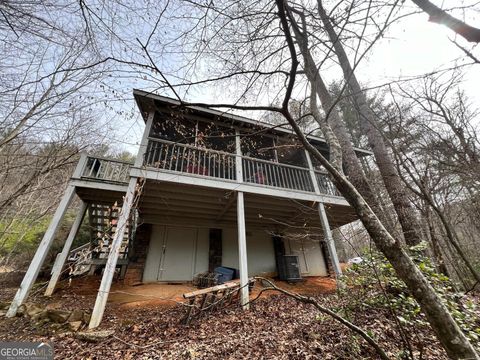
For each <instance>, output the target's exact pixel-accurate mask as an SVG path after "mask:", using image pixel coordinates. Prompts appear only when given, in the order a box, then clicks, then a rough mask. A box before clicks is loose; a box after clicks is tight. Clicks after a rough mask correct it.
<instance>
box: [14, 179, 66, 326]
mask: <svg viewBox="0 0 480 360" xmlns="http://www.w3.org/2000/svg"><path fill="white" fill-rule="evenodd" d="M74 195H75V186H74V185H71V184H68V186H67V189H66V190H65V193H64V195H63V197H62V200H61V201H60V204H58V207H57V210H56V211H55V214H54V215H53V219H52V221H51V222H50V225H48V229H47V231H46V232H45V234H44V235H43V239H42V241H41V242H40V244H39V245H38V248H37V251H36V252H35V255H34V256H33V259H32V261H31V262H30V266H29V267H28V270H27V272H26V273H25V276H24V277H23V280H22V283H21V284H20V287H19V288H18V290H17V293H16V294H15V297H14V299H13V301H12V303H11V304H10V308H9V309H8V312H7V314H6V316H7V317H13V316H15V315H16V313H17V309H18V307H19V306H20V305H22V304H23V302H24V301H25V299H26V298H27V296H28V293H29V292H30V289H31V288H32V286H33V284H34V283H35V280H36V279H37V276H38V273H39V271H40V268H41V267H42V265H43V262H44V261H45V258H46V257H47V254H48V250H49V249H50V246H51V245H52V242H53V239H54V237H55V233H56V232H57V230H58V228H59V226H60V222H61V221H62V219H63V216H64V215H65V213H66V212H67V209H68V206H69V205H70V203H71V201H72V199H73V197H74Z"/></svg>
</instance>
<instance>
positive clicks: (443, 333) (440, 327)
mask: <svg viewBox="0 0 480 360" xmlns="http://www.w3.org/2000/svg"><path fill="white" fill-rule="evenodd" d="M276 5H277V8H278V10H279V11H278V16H279V17H280V20H281V26H282V29H283V31H284V33H285V38H286V42H287V45H288V48H289V52H290V56H291V58H292V59H291V62H292V67H291V70H290V79H289V84H288V87H287V90H286V95H285V99H284V101H283V103H282V110H281V112H282V114H283V116H284V117H285V119H286V120H287V121H288V123H289V124H290V126H291V127H292V129H293V130H294V132H295V134H296V135H297V136H298V138H299V140H300V141H301V143H302V144H303V146H304V147H305V149H306V150H307V151H309V152H310V154H311V155H312V156H313V157H315V159H317V160H318V161H319V162H320V163H321V164H322V165H323V166H324V167H325V169H326V170H327V171H328V172H329V173H330V175H331V177H332V178H333V181H334V182H335V185H336V186H337V188H338V190H339V191H340V192H341V194H342V195H343V196H344V197H345V199H346V200H347V201H348V202H349V204H350V205H351V206H352V208H353V209H355V212H356V213H357V216H358V217H359V218H360V220H361V221H362V223H363V225H364V226H365V229H366V230H367V231H368V233H369V234H370V236H371V238H372V240H373V241H374V242H375V244H376V246H377V248H378V249H379V250H380V251H381V252H382V253H383V254H384V255H385V256H386V258H387V259H388V260H389V261H390V263H391V264H392V266H393V268H394V269H395V272H396V273H397V275H398V277H399V278H400V279H401V280H402V281H404V282H405V284H406V285H407V287H408V289H409V291H410V292H411V293H412V295H413V297H414V298H415V299H416V300H417V302H418V303H419V304H420V306H421V308H422V310H423V312H424V313H425V315H426V317H427V319H428V321H429V323H430V325H431V326H432V329H433V331H434V332H435V333H436V335H437V337H438V339H439V341H440V342H441V344H442V345H443V347H444V348H445V350H446V351H447V354H448V356H450V357H451V358H452V359H478V360H480V358H479V357H478V355H477V353H476V351H475V349H474V348H473V347H472V345H471V344H470V342H469V341H468V339H467V338H466V336H465V335H464V334H463V332H462V330H461V329H460V328H459V326H458V325H457V323H456V322H455V320H454V319H453V317H452V315H451V314H450V313H449V312H448V309H447V308H446V307H445V305H444V304H443V302H442V300H441V299H440V298H439V296H438V295H437V294H436V292H435V290H434V289H433V287H432V286H431V285H430V283H429V282H428V281H427V279H426V278H425V277H424V276H423V274H422V272H421V271H420V270H419V269H418V267H417V266H416V265H415V264H414V262H413V261H412V259H411V258H410V257H409V255H408V254H407V253H406V252H405V250H404V249H403V248H402V247H401V245H400V244H399V243H398V242H397V241H395V239H394V238H393V237H392V236H391V235H390V234H389V232H388V231H387V230H386V229H385V227H384V226H383V224H382V223H381V222H380V220H379V219H378V217H377V216H376V215H375V213H374V212H373V211H372V209H371V208H370V206H369V205H368V204H367V203H366V202H365V200H364V198H363V197H362V195H361V194H360V193H359V192H358V191H357V189H356V188H355V186H354V185H353V184H352V183H351V182H350V181H349V180H348V178H347V177H346V176H345V175H344V174H343V173H342V172H341V171H338V170H337V169H336V168H335V167H334V166H332V164H330V162H329V161H328V160H327V159H325V157H323V155H322V154H321V153H320V152H319V151H318V150H317V149H316V148H315V147H314V146H313V145H311V144H310V142H309V141H308V139H307V138H306V136H305V134H304V133H303V132H302V130H301V128H300V127H299V126H298V124H297V123H296V121H295V119H294V118H293V117H292V115H291V114H290V112H289V110H288V101H289V97H290V96H291V91H292V88H293V84H294V82H295V76H296V71H297V67H298V64H299V62H298V59H297V54H296V49H295V44H294V41H293V38H292V36H291V34H290V26H289V23H288V20H287V17H289V18H290V20H291V16H290V14H288V10H287V9H286V8H285V1H284V0H276ZM287 14H288V15H287Z"/></svg>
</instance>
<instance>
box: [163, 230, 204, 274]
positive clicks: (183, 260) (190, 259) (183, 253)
mask: <svg viewBox="0 0 480 360" xmlns="http://www.w3.org/2000/svg"><path fill="white" fill-rule="evenodd" d="M196 240H197V229H194V228H183V227H167V228H166V234H165V236H164V241H163V246H162V258H161V261H160V267H159V269H158V276H157V280H158V281H190V280H192V277H193V269H194V260H195V246H196Z"/></svg>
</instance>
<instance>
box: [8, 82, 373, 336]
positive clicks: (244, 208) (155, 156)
mask: <svg viewBox="0 0 480 360" xmlns="http://www.w3.org/2000/svg"><path fill="white" fill-rule="evenodd" d="M134 97H135V100H136V102H137V105H138V108H139V110H140V112H141V114H142V116H143V119H144V120H145V131H144V134H143V138H142V141H141V144H140V148H139V151H138V154H137V156H136V159H135V161H134V163H127V162H122V161H118V160H112V159H104V158H100V157H95V156H89V155H86V154H84V155H82V157H81V158H80V161H79V163H78V165H77V167H76V169H75V171H74V174H73V175H72V178H71V180H70V182H69V184H68V186H67V188H66V190H65V194H64V196H63V198H62V200H61V202H60V204H59V206H58V208H57V210H56V212H55V214H54V217H53V219H52V221H51V223H50V225H49V227H48V229H47V231H46V233H45V235H44V238H43V240H42V241H41V243H40V245H39V247H38V250H37V252H36V254H35V256H34V258H33V260H32V262H31V264H30V267H29V269H28V271H27V273H26V274H25V277H24V279H23V282H22V284H21V286H20V288H19V290H18V292H17V294H16V296H15V298H14V301H13V302H12V304H11V307H10V309H9V311H8V314H7V316H13V315H14V314H15V313H16V311H17V308H18V306H19V305H20V304H22V303H23V302H24V300H25V299H26V297H27V295H28V293H29V290H30V288H31V287H32V285H33V283H34V282H35V280H36V278H37V275H38V272H39V270H40V267H41V266H42V264H43V262H44V259H45V257H46V255H47V252H48V250H49V247H50V245H51V242H52V240H53V237H54V234H55V232H56V230H57V228H58V226H59V224H60V221H61V219H62V217H63V216H64V214H65V212H66V211H67V208H68V206H69V204H70V203H71V201H72V199H73V198H74V197H75V196H78V197H79V198H80V199H81V201H80V203H81V206H80V209H79V211H78V215H77V217H76V219H75V222H74V224H73V226H72V228H71V231H70V233H69V235H68V238H67V239H66V242H65V245H64V249H63V251H62V252H61V253H60V254H59V255H58V256H57V261H56V262H55V265H54V268H53V271H52V277H51V280H50V282H49V285H48V287H47V290H46V295H51V294H52V293H53V290H54V288H55V285H56V283H57V281H58V279H59V277H60V273H61V271H62V268H63V266H64V264H65V261H66V260H67V258H68V257H69V256H72V255H71V254H70V250H71V249H70V247H71V244H72V241H73V239H74V237H75V234H76V232H77V230H78V228H79V226H80V224H81V222H82V219H83V217H84V216H85V214H86V212H87V210H88V214H89V215H88V216H89V219H90V223H91V227H92V229H93V230H92V231H93V234H92V238H95V243H94V244H93V245H92V246H90V244H87V247H89V246H90V250H91V251H90V253H92V251H93V253H94V256H93V255H92V256H91V259H90V265H89V266H91V267H92V268H95V267H97V266H101V267H102V268H103V277H102V281H101V285H100V288H99V291H98V296H97V299H96V302H95V306H94V310H93V314H92V319H91V322H90V327H91V328H93V327H96V326H98V324H99V323H100V321H101V319H102V316H103V312H104V309H105V305H106V302H107V297H108V293H109V290H110V286H111V284H112V280H113V277H114V273H115V271H116V269H117V267H120V269H121V270H120V272H121V276H122V277H124V278H125V281H128V282H152V281H153V282H156V281H166V282H182V281H191V280H192V278H193V276H194V275H195V274H198V273H201V272H204V271H207V270H209V269H210V270H211V269H213V268H215V267H217V266H219V265H222V266H228V267H232V268H235V269H238V270H239V273H240V286H241V304H242V306H244V307H248V289H247V286H246V285H247V283H248V277H249V276H254V275H273V274H275V273H277V264H278V259H279V256H282V255H286V254H287V255H288V254H296V255H298V256H299V266H300V271H301V273H302V275H303V276H326V275H328V270H327V260H328V261H329V262H330V263H331V265H332V267H333V268H334V270H335V272H336V273H337V274H338V273H341V270H340V267H339V264H338V260H337V257H336V253H335V247H334V246H333V241H332V238H331V233H330V228H335V227H338V226H341V225H344V224H346V223H349V222H351V221H353V220H355V219H356V215H355V213H354V211H353V210H352V208H351V207H350V206H349V205H348V203H347V201H346V200H345V199H344V198H343V197H342V196H340V194H339V193H338V192H337V190H336V189H335V186H334V185H333V184H332V182H331V181H330V180H329V178H328V176H327V174H326V172H325V171H323V170H322V167H321V166H320V164H318V163H317V162H316V161H314V159H311V158H310V156H309V154H308V153H307V152H306V151H305V150H304V149H303V148H302V147H301V146H299V144H298V141H297V139H296V137H295V136H294V135H293V133H292V131H291V130H289V129H287V128H284V127H272V126H271V125H268V124H264V123H261V122H258V121H253V120H250V119H246V118H244V117H240V116H236V115H232V114H228V113H224V112H221V111H218V110H212V109H208V108H203V107H196V106H181V103H180V102H179V101H176V100H173V99H170V98H167V97H163V96H158V95H154V94H151V93H147V92H144V91H139V90H135V91H134ZM308 139H309V141H310V142H311V144H313V145H314V146H316V147H317V148H318V150H319V151H321V152H322V153H323V154H324V155H325V156H327V157H328V146H327V145H326V143H325V141H324V140H323V139H321V138H318V137H315V136H309V138H308ZM357 154H358V155H359V156H364V155H368V154H369V152H367V151H364V150H361V149H357ZM112 205H113V206H112ZM120 205H121V207H120ZM96 233H98V236H97V234H96ZM105 234H107V235H111V236H105Z"/></svg>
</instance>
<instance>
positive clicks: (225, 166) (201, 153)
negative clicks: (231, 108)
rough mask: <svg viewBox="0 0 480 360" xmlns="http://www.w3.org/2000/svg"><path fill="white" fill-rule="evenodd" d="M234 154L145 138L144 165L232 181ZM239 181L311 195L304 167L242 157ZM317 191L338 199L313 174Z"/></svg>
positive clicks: (322, 179)
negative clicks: (240, 178) (316, 183)
mask: <svg viewBox="0 0 480 360" xmlns="http://www.w3.org/2000/svg"><path fill="white" fill-rule="evenodd" d="M236 156H237V155H235V154H231V153H227V152H222V151H217V150H212V149H204V148H199V147H195V146H192V145H186V144H180V143H175V142H171V141H166V140H160V139H154V138H149V141H148V146H147V151H146V153H145V160H144V165H145V166H146V167H153V168H156V169H162V170H169V171H175V172H181V173H188V174H194V175H201V176H208V177H213V178H218V179H222V180H231V181H235V180H236V162H235V159H236ZM242 171H243V181H244V182H246V183H252V184H258V185H263V186H269V187H276V188H282V189H290V190H297V191H306V192H314V191H315V187H314V185H313V182H312V176H311V175H310V171H309V169H307V168H302V167H299V166H293V165H288V164H281V163H277V162H273V161H268V160H261V159H255V158H251V157H246V156H242ZM315 178H316V181H317V182H318V186H319V189H320V192H321V193H323V194H328V195H334V196H340V194H339V193H338V191H337V189H336V188H335V186H334V185H333V183H332V182H331V181H330V179H329V178H328V176H327V174H326V173H324V172H320V171H315Z"/></svg>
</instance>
